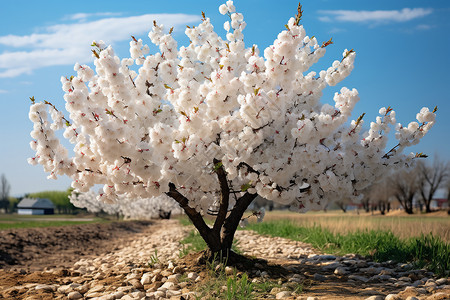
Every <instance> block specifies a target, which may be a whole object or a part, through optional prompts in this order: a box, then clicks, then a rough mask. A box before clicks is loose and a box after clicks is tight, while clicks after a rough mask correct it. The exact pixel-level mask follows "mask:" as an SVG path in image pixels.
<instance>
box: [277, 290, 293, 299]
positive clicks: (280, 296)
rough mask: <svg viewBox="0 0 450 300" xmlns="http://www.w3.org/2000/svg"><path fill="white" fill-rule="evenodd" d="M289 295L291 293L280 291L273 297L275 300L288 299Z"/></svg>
mask: <svg viewBox="0 0 450 300" xmlns="http://www.w3.org/2000/svg"><path fill="white" fill-rule="evenodd" d="M290 295H291V292H289V291H282V292H279V293H277V294H276V295H275V299H284V298H286V297H289V296H290Z"/></svg>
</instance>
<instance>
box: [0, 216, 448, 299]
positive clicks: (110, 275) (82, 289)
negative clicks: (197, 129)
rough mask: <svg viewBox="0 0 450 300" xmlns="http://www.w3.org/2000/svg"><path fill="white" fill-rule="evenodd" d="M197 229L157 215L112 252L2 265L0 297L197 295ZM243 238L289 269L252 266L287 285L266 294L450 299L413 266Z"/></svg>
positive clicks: (442, 285)
mask: <svg viewBox="0 0 450 300" xmlns="http://www.w3.org/2000/svg"><path fill="white" fill-rule="evenodd" d="M191 229H192V228H191V227H183V226H181V225H180V224H179V223H178V222H177V221H176V220H161V221H155V222H153V223H152V224H151V225H150V226H148V227H146V228H144V229H143V230H142V231H140V232H135V233H128V234H124V236H122V237H117V238H115V239H113V240H111V241H110V244H109V245H107V244H102V245H103V247H107V249H104V253H105V254H102V255H98V256H92V257H87V256H83V257H82V258H80V259H78V260H77V261H75V262H74V263H73V264H72V265H71V266H70V267H67V266H65V267H54V268H50V269H48V268H47V270H45V271H35V272H32V271H28V270H23V269H22V270H13V269H5V270H0V299H1V298H2V297H3V298H5V299H30V300H31V299H105V300H106V299H126V300H128V299H179V300H181V299H195V298H196V297H195V295H196V294H195V290H196V287H197V286H198V284H201V283H202V282H203V281H204V280H205V277H206V274H205V272H201V271H200V270H193V269H192V268H191V269H187V268H186V265H185V264H183V262H182V261H180V260H179V253H180V249H182V247H181V244H180V243H179V242H180V240H182V239H183V237H184V236H186V235H187V233H188V232H189V231H190V230H191ZM236 238H237V240H238V241H239V244H238V247H239V249H240V250H241V251H243V252H244V253H245V254H248V255H251V256H255V257H258V258H264V259H266V260H268V262H269V263H271V264H276V265H279V266H282V267H283V268H285V270H286V271H287V272H285V274H288V275H281V274H274V273H273V271H270V270H266V269H264V268H263V266H261V265H258V264H255V266H254V268H252V269H249V270H247V273H248V274H249V276H250V278H252V280H253V281H254V282H257V281H264V280H266V279H271V280H278V281H279V283H280V287H276V288H273V289H272V291H270V293H268V294H267V295H265V296H264V298H265V299H304V300H313V299H316V300H317V299H368V300H382V299H386V300H393V299H408V300H415V299H420V300H422V299H426V300H432V299H434V300H438V299H449V298H450V286H449V281H448V280H447V279H445V278H436V277H435V276H433V274H431V273H429V272H426V271H424V270H411V266H409V265H405V264H396V263H394V262H386V263H381V264H379V263H374V262H371V261H366V260H364V259H362V258H360V257H357V256H355V255H348V256H345V257H336V256H332V255H324V254H320V253H318V252H317V251H315V250H314V249H313V248H311V247H310V246H309V245H307V244H304V243H300V242H294V241H290V240H286V239H283V238H271V237H264V236H259V235H257V234H255V233H254V232H250V231H238V232H237V233H236ZM228 270H229V269H228ZM230 273H231V272H230ZM295 285H297V286H300V285H301V286H302V289H303V291H302V292H301V293H300V294H299V295H297V294H295V293H292V292H291V291H292V286H295Z"/></svg>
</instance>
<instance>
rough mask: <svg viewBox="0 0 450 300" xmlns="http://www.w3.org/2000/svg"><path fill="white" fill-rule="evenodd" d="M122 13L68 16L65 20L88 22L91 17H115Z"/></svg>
mask: <svg viewBox="0 0 450 300" xmlns="http://www.w3.org/2000/svg"><path fill="white" fill-rule="evenodd" d="M120 15H121V13H113V12H99V13H77V14H73V15H70V16H67V17H66V18H65V19H67V20H86V19H88V18H91V17H113V16H120Z"/></svg>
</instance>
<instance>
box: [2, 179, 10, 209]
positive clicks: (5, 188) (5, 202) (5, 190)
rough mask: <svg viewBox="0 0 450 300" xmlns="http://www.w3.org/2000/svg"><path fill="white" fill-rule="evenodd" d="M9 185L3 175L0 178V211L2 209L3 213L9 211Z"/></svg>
mask: <svg viewBox="0 0 450 300" xmlns="http://www.w3.org/2000/svg"><path fill="white" fill-rule="evenodd" d="M10 190H11V185H10V184H9V183H8V180H7V179H6V176H5V174H2V176H1V177H0V209H2V208H3V209H4V210H5V213H8V211H9V191H10Z"/></svg>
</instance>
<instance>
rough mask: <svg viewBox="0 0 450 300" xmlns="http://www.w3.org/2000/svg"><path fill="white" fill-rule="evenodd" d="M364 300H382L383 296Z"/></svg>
mask: <svg viewBox="0 0 450 300" xmlns="http://www.w3.org/2000/svg"><path fill="white" fill-rule="evenodd" d="M365 300H384V296H380V295H376V296H370V297H369V298H366V299H365Z"/></svg>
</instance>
